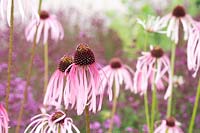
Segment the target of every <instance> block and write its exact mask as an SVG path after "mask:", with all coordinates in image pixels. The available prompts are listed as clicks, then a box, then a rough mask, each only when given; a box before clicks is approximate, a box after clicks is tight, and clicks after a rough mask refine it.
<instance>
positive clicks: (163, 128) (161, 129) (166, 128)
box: [154, 117, 183, 133]
mask: <svg viewBox="0 0 200 133" xmlns="http://www.w3.org/2000/svg"><path fill="white" fill-rule="evenodd" d="M180 125H181V123H180V122H178V121H176V120H175V118H173V117H169V118H167V119H166V120H162V122H161V125H160V126H158V127H157V128H156V129H155V131H154V133H166V132H168V133H183V130H182V129H181V128H180V127H179V126H180Z"/></svg>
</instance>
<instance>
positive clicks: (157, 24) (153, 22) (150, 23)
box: [137, 16, 165, 33]
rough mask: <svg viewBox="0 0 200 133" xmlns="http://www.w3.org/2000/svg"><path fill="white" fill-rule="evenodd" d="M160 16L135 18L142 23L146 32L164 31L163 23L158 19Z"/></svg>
mask: <svg viewBox="0 0 200 133" xmlns="http://www.w3.org/2000/svg"><path fill="white" fill-rule="evenodd" d="M160 19H161V18H160V17H155V16H148V18H147V20H146V21H144V20H141V19H137V22H138V23H139V24H140V25H142V27H143V28H144V30H146V31H147V32H156V33H165V31H163V28H164V27H165V24H164V23H162V22H161V21H160Z"/></svg>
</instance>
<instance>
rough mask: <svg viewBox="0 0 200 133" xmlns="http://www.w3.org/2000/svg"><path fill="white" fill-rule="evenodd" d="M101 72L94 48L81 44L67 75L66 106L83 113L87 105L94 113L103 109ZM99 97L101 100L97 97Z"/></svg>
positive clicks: (79, 113)
mask: <svg viewBox="0 0 200 133" xmlns="http://www.w3.org/2000/svg"><path fill="white" fill-rule="evenodd" d="M100 82H101V79H100V74H99V70H98V66H97V64H96V62H95V56H94V53H93V52H92V50H91V49H90V48H89V46H88V45H86V44H79V45H78V47H77V48H76V51H75V54H74V63H73V64H72V65H71V69H70V72H69V73H68V76H67V82H66V87H68V86H69V87H70V88H65V92H64V101H65V108H66V109H67V108H68V107H69V106H71V108H74V107H75V109H76V110H77V114H78V115H81V114H82V113H83V111H84V109H85V107H86V106H88V107H89V110H90V111H92V112H93V113H95V112H96V110H97V103H99V104H98V110H100V109H101V105H102V99H103V94H102V93H100V91H101V90H100V87H99V86H100ZM98 97H99V100H97V98H98ZM98 101H99V102H98Z"/></svg>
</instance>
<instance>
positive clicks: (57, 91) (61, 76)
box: [43, 55, 73, 108]
mask: <svg viewBox="0 0 200 133" xmlns="http://www.w3.org/2000/svg"><path fill="white" fill-rule="evenodd" d="M72 63H73V59H72V57H70V56H67V55H65V56H63V57H62V58H61V59H60V62H59V65H58V68H57V70H56V71H55V72H54V74H53V75H52V76H51V78H50V80H49V83H48V86H47V91H46V93H45V96H44V101H43V104H44V105H54V106H56V107H57V108H60V106H61V102H62V99H63V92H64V81H65V78H66V76H65V70H66V69H67V68H68V67H69V66H70V65H71V64H72ZM69 70H70V69H68V71H67V73H66V74H68V73H69ZM66 89H69V87H66ZM66 92H68V91H67V90H66ZM65 98H66V99H67V97H65Z"/></svg>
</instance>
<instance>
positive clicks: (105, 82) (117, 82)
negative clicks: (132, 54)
mask: <svg viewBox="0 0 200 133" xmlns="http://www.w3.org/2000/svg"><path fill="white" fill-rule="evenodd" d="M133 74H134V72H133V70H132V69H131V68H130V67H129V66H127V65H125V64H123V63H122V62H121V60H120V59H119V58H113V59H111V61H110V64H109V65H107V66H105V67H104V68H103V69H102V71H101V76H102V77H103V78H102V87H103V90H104V89H105V88H106V87H108V91H107V92H108V95H109V100H110V101H111V100H112V98H113V91H115V97H118V96H119V91H120V86H121V85H122V84H123V83H124V84H125V90H128V89H130V90H131V91H133V80H132V79H133ZM113 86H115V89H116V90H112V87H113Z"/></svg>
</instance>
